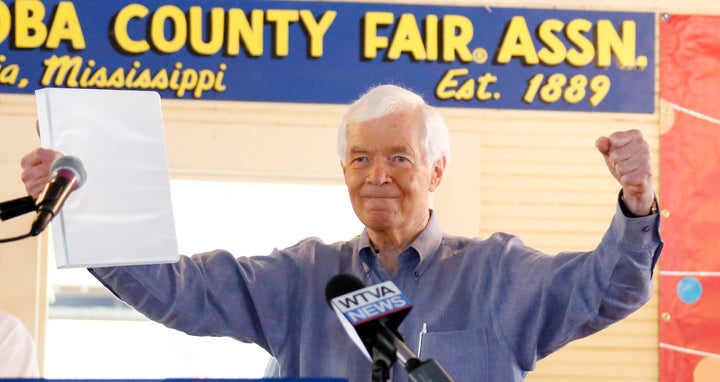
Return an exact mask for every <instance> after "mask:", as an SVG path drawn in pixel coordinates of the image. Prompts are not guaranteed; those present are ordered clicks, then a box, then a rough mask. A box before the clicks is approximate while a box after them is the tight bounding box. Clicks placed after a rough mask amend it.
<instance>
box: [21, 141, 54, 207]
mask: <svg viewBox="0 0 720 382" xmlns="http://www.w3.org/2000/svg"><path fill="white" fill-rule="evenodd" d="M62 156H63V154H62V153H60V152H58V151H54V150H49V149H43V148H37V149H35V150H33V151H31V152H29V153H27V154H26V155H25V156H24V157H23V158H22V160H21V161H20V166H22V169H23V171H22V175H21V176H20V179H22V181H23V183H25V190H26V191H27V193H28V195H30V196H32V197H33V199H37V198H38V196H40V193H41V192H42V190H43V189H44V188H45V185H46V184H47V183H48V182H49V181H50V167H51V166H52V164H53V162H55V160H56V159H58V158H60V157H62Z"/></svg>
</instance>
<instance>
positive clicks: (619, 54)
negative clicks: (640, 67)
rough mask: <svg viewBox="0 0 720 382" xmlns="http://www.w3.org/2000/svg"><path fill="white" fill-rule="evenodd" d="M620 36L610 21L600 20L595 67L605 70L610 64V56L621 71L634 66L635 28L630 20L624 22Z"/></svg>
mask: <svg viewBox="0 0 720 382" xmlns="http://www.w3.org/2000/svg"><path fill="white" fill-rule="evenodd" d="M621 31H622V36H619V35H618V33H617V31H616V30H615V27H613V25H612V23H611V22H610V20H600V21H598V23H597V34H596V35H597V50H598V52H597V55H598V57H597V65H598V66H599V67H601V68H607V67H609V66H610V65H611V64H612V56H613V55H614V56H615V58H617V60H618V66H619V67H620V68H622V69H630V68H632V67H634V66H635V44H636V26H635V22H634V21H632V20H625V21H623V23H622V27H621Z"/></svg>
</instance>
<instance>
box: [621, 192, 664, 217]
mask: <svg viewBox="0 0 720 382" xmlns="http://www.w3.org/2000/svg"><path fill="white" fill-rule="evenodd" d="M619 203H620V209H621V210H622V212H623V214H624V215H625V216H627V217H629V218H641V217H645V216H650V215H655V214H657V213H658V210H659V208H658V201H657V196H655V195H653V200H652V203H651V204H650V209H649V211H648V212H647V213H646V214H642V215H638V214H636V213H633V212H632V211H631V210H630V209H629V208H628V206H627V205H626V204H625V197H624V195H623V191H622V190H620V198H619Z"/></svg>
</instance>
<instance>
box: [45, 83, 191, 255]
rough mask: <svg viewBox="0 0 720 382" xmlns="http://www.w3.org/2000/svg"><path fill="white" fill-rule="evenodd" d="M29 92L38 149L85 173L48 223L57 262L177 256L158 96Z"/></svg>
mask: <svg viewBox="0 0 720 382" xmlns="http://www.w3.org/2000/svg"><path fill="white" fill-rule="evenodd" d="M35 97H36V102H37V112H38V123H39V127H40V139H41V143H42V146H43V147H46V148H51V149H54V150H58V151H60V152H62V153H63V154H65V155H73V156H75V157H77V158H79V159H80V160H81V161H82V163H83V164H84V167H85V169H86V171H87V179H86V181H85V183H84V184H83V185H82V186H81V187H80V188H79V189H77V190H75V191H74V192H73V193H72V194H70V196H69V197H68V199H67V200H66V201H65V204H64V206H63V207H62V209H61V211H60V213H59V214H58V215H57V216H56V217H55V218H54V219H53V221H52V222H51V223H50V228H51V230H52V238H53V243H54V245H53V248H54V250H55V258H56V263H57V267H58V268H75V267H104V266H117V265H136V264H153V263H169V262H175V261H177V260H178V258H179V255H178V246H177V238H176V235H175V223H174V219H173V211H172V202H171V197H170V177H169V174H168V165H167V155H166V150H165V134H164V130H163V119H162V108H161V104H160V96H159V95H158V94H157V93H156V92H152V91H135V90H94V89H66V88H45V89H40V90H36V91H35Z"/></svg>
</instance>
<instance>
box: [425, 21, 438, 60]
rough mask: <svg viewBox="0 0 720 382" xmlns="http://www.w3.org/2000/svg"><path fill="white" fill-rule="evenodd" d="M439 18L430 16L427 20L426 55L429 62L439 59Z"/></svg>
mask: <svg viewBox="0 0 720 382" xmlns="http://www.w3.org/2000/svg"><path fill="white" fill-rule="evenodd" d="M438 45H439V44H438V17H437V16H435V15H429V16H428V17H427V18H426V19H425V54H426V58H427V60H428V61H435V60H437V59H438Z"/></svg>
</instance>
